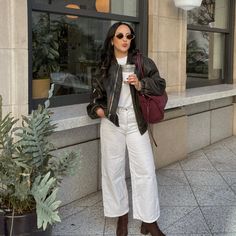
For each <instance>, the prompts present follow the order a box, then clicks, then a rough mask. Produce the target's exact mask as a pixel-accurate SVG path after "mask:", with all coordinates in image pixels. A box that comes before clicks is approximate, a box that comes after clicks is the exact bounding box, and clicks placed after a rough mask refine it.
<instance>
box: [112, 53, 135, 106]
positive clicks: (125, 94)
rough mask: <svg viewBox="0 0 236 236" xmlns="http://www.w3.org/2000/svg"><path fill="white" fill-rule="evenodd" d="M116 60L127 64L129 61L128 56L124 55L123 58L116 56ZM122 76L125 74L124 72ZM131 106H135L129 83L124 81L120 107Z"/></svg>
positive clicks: (120, 63) (121, 63)
mask: <svg viewBox="0 0 236 236" xmlns="http://www.w3.org/2000/svg"><path fill="white" fill-rule="evenodd" d="M116 60H117V62H118V64H119V65H125V64H126V62H127V56H126V57H122V58H116ZM122 76H123V73H122ZM131 106H133V103H132V98H131V93H130V87H129V84H128V83H124V82H122V87H121V92H120V100H119V103H118V107H131Z"/></svg>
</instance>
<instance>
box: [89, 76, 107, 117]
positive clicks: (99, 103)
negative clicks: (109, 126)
mask: <svg viewBox="0 0 236 236" xmlns="http://www.w3.org/2000/svg"><path fill="white" fill-rule="evenodd" d="M91 83H92V91H91V95H90V103H89V104H88V106H87V113H88V116H89V117H90V118H92V119H96V118H99V117H98V116H97V113H96V110H97V109H98V108H102V109H104V111H105V114H106V109H107V96H106V91H105V89H104V86H103V83H102V82H101V81H100V79H99V77H98V76H94V77H93V78H92V81H91Z"/></svg>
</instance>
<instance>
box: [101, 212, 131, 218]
mask: <svg viewBox="0 0 236 236" xmlns="http://www.w3.org/2000/svg"><path fill="white" fill-rule="evenodd" d="M127 213H129V210H128V211H125V212H124V213H120V214H106V213H104V215H105V217H109V218H115V217H119V216H123V215H125V214H127Z"/></svg>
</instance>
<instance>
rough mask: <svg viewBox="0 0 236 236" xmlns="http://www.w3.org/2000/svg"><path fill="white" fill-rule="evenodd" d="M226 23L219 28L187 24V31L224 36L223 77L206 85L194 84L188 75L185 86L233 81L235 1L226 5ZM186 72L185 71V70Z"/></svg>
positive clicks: (230, 82) (208, 84)
mask: <svg viewBox="0 0 236 236" xmlns="http://www.w3.org/2000/svg"><path fill="white" fill-rule="evenodd" d="M228 13H229V15H228V24H227V28H226V29H221V28H217V27H209V26H205V25H192V24H187V32H188V31H189V30H192V31H200V32H210V33H220V34H224V36H225V44H224V48H225V55H224V56H225V58H224V79H223V80H222V79H221V80H219V81H218V80H217V81H213V83H212V82H211V81H208V83H206V85H200V84H199V85H196V84H195V83H194V84H193V83H190V82H188V76H186V88H195V87H202V86H210V85H215V84H222V83H223V84H226V83H227V84H232V83H233V61H234V52H233V50H232V49H234V33H235V32H234V26H235V22H234V21H235V1H234V0H229V5H228ZM186 69H187V60H186ZM186 74H187V72H186Z"/></svg>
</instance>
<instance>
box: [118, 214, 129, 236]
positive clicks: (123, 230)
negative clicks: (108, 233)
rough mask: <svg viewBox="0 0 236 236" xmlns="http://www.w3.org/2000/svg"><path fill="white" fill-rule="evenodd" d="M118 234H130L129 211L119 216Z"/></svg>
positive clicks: (123, 235) (121, 235) (119, 235)
mask: <svg viewBox="0 0 236 236" xmlns="http://www.w3.org/2000/svg"><path fill="white" fill-rule="evenodd" d="M116 235H117V236H127V235H128V213H127V214H125V215H123V216H120V217H119V218H118V221H117V228H116Z"/></svg>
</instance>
